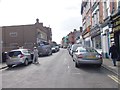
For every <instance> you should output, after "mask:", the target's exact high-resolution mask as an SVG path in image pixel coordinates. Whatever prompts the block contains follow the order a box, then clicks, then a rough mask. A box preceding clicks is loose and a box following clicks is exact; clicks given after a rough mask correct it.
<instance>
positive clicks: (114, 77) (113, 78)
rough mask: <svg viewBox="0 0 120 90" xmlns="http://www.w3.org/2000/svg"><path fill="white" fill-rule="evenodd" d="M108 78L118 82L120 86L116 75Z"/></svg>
mask: <svg viewBox="0 0 120 90" xmlns="http://www.w3.org/2000/svg"><path fill="white" fill-rule="evenodd" d="M108 77H110V78H111V79H112V80H114V81H115V82H117V83H118V84H120V80H119V79H118V77H116V76H114V75H108Z"/></svg>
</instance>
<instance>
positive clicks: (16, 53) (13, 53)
mask: <svg viewBox="0 0 120 90" xmlns="http://www.w3.org/2000/svg"><path fill="white" fill-rule="evenodd" d="M20 54H22V53H21V51H12V52H9V53H8V55H9V56H10V57H13V56H18V55H20Z"/></svg>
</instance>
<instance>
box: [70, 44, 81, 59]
mask: <svg viewBox="0 0 120 90" xmlns="http://www.w3.org/2000/svg"><path fill="white" fill-rule="evenodd" d="M81 46H82V45H81V44H73V45H72V46H71V47H70V49H69V54H70V55H71V56H72V57H73V52H74V51H75V50H76V49H77V48H78V47H81Z"/></svg>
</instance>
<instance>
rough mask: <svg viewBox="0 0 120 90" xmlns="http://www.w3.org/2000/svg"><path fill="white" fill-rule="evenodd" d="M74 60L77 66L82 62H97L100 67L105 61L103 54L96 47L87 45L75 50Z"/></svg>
mask: <svg viewBox="0 0 120 90" xmlns="http://www.w3.org/2000/svg"><path fill="white" fill-rule="evenodd" d="M73 60H74V61H75V66H76V67H79V65H80V64H96V65H97V66H99V67H100V66H101V65H102V62H103V60H102V55H101V54H99V53H98V52H97V51H96V50H95V49H93V48H87V47H78V48H77V49H76V51H74V52H73Z"/></svg>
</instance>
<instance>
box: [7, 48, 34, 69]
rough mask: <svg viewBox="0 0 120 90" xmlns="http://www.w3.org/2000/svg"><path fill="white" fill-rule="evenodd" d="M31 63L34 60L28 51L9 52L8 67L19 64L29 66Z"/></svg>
mask: <svg viewBox="0 0 120 90" xmlns="http://www.w3.org/2000/svg"><path fill="white" fill-rule="evenodd" d="M29 62H32V59H31V53H30V51H29V50H28V49H16V50H11V51H10V52H8V59H7V60H6V64H7V66H8V67H12V66H13V65H18V64H24V65H26V66H27V65H28V64H29Z"/></svg>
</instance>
